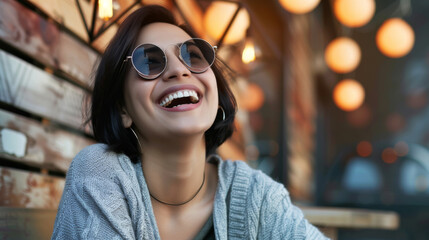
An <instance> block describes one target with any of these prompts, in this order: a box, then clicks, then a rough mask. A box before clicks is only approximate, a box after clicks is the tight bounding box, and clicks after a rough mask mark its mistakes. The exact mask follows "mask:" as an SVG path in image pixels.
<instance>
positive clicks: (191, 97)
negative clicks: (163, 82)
mask: <svg viewBox="0 0 429 240" xmlns="http://www.w3.org/2000/svg"><path fill="white" fill-rule="evenodd" d="M199 100H200V99H199V97H198V93H197V92H196V91H194V90H180V91H177V92H173V93H170V94H168V95H166V96H165V97H164V98H163V99H162V100H161V103H160V104H159V105H161V107H165V108H174V107H178V106H180V105H184V104H196V103H198V102H199Z"/></svg>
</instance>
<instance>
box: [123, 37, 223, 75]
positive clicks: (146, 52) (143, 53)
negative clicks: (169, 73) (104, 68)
mask: <svg viewBox="0 0 429 240" xmlns="http://www.w3.org/2000/svg"><path fill="white" fill-rule="evenodd" d="M176 47H178V49H179V59H180V61H181V62H182V63H183V64H184V65H185V66H186V67H187V68H188V69H189V70H190V71H191V72H193V73H203V72H205V71H207V69H209V67H210V66H211V65H212V64H213V62H214V61H215V58H216V54H215V52H216V49H217V47H216V46H212V45H211V44H210V43H208V42H207V41H205V40H203V39H201V38H191V39H189V40H186V41H185V42H183V43H180V44H177V45H176ZM128 59H131V63H132V64H133V67H134V69H135V70H136V71H137V73H138V74H139V76H140V77H142V78H143V79H146V80H153V79H155V78H157V77H159V76H160V75H161V74H162V73H163V72H164V70H165V68H166V67H167V55H166V54H165V52H164V50H162V49H161V48H160V47H158V46H156V45H154V44H151V43H144V44H141V45H139V46H137V47H136V48H135V49H134V50H133V52H132V54H131V56H127V57H126V59H125V60H124V61H128Z"/></svg>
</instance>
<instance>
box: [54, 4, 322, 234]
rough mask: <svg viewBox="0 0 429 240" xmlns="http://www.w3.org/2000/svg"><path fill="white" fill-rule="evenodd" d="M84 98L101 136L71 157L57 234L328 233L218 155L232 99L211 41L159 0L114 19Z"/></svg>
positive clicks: (260, 178) (267, 183)
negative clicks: (118, 23)
mask: <svg viewBox="0 0 429 240" xmlns="http://www.w3.org/2000/svg"><path fill="white" fill-rule="evenodd" d="M91 104H92V105H91V109H90V121H91V123H92V127H93V131H94V136H95V139H96V140H97V141H99V142H100V143H99V144H95V145H92V146H89V147H87V148H85V149H84V150H82V151H81V152H80V153H79V154H78V155H77V156H76V158H75V159H74V160H73V162H72V164H71V166H70V169H69V171H68V173H67V179H66V186H65V189H64V193H63V197H62V199H61V203H60V206H59V209H58V214H57V218H56V222H55V227H54V233H53V236H52V239H225V240H226V239H325V237H324V236H323V235H322V234H321V233H320V232H319V231H318V230H317V229H316V228H315V227H313V226H312V225H311V224H309V223H308V222H307V221H306V220H305V219H304V217H303V215H302V212H301V211H300V210H299V209H298V208H296V207H295V206H293V205H292V204H291V201H290V198H289V194H288V192H287V191H286V189H285V188H284V187H283V185H281V184H279V183H276V182H275V181H273V180H272V179H270V178H269V177H268V176H266V175H264V174H263V173H261V172H260V171H256V170H253V169H251V168H250V167H248V166H247V165H246V164H245V163H243V162H241V161H235V162H231V161H223V160H221V159H220V158H219V157H218V156H216V155H213V153H214V152H215V150H216V148H217V147H218V146H219V145H220V144H222V143H223V142H224V141H225V140H226V139H227V138H229V137H230V136H231V134H232V129H233V121H234V114H235V111H236V103H235V99H234V96H233V95H232V93H231V91H230V89H229V87H228V85H227V82H226V80H225V79H224V77H223V76H222V73H221V71H220V70H219V67H218V66H217V62H216V56H215V48H214V47H212V46H211V45H210V44H209V43H208V42H206V41H205V40H202V39H199V38H196V37H195V35H194V34H193V33H191V32H190V31H189V30H187V29H186V28H185V27H181V26H179V25H178V24H177V23H176V21H175V20H174V18H173V16H172V14H171V13H170V12H169V11H167V10H166V9H164V8H162V7H159V6H147V7H143V8H140V9H139V10H137V11H135V12H134V13H133V14H131V15H130V16H129V17H128V18H127V19H126V20H125V21H124V22H123V23H122V24H121V26H120V27H119V30H118V32H117V34H116V35H115V37H114V38H113V39H112V41H111V43H110V44H109V46H108V47H107V49H106V51H105V53H104V55H103V57H102V59H101V61H100V63H99V66H98V69H97V72H96V76H95V84H94V90H93V95H92V103H91Z"/></svg>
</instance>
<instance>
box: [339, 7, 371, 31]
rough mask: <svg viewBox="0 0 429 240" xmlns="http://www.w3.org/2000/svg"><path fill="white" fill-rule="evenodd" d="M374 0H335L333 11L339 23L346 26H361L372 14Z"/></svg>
mask: <svg viewBox="0 0 429 240" xmlns="http://www.w3.org/2000/svg"><path fill="white" fill-rule="evenodd" d="M374 12H375V2H374V0H335V2H334V13H335V16H336V17H337V19H338V21H340V23H342V24H344V25H346V26H348V27H352V28H354V27H361V26H363V25H365V24H367V23H368V22H369V21H370V20H371V18H372V17H373V16H374Z"/></svg>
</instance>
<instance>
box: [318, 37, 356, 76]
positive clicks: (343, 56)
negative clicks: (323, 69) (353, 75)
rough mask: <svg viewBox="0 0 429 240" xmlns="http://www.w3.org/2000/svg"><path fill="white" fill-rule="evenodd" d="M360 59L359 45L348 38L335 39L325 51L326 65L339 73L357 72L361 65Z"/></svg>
mask: <svg viewBox="0 0 429 240" xmlns="http://www.w3.org/2000/svg"><path fill="white" fill-rule="evenodd" d="M360 57H361V53H360V48H359V45H358V44H357V43H356V42H355V41H354V40H352V39H350V38H346V37H340V38H336V39H334V40H333V41H332V42H331V43H329V45H328V46H327V47H326V50H325V61H326V64H327V65H328V67H329V68H330V69H332V70H333V71H335V72H337V73H348V72H351V71H353V70H355V69H356V67H357V66H358V65H359V62H360Z"/></svg>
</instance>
